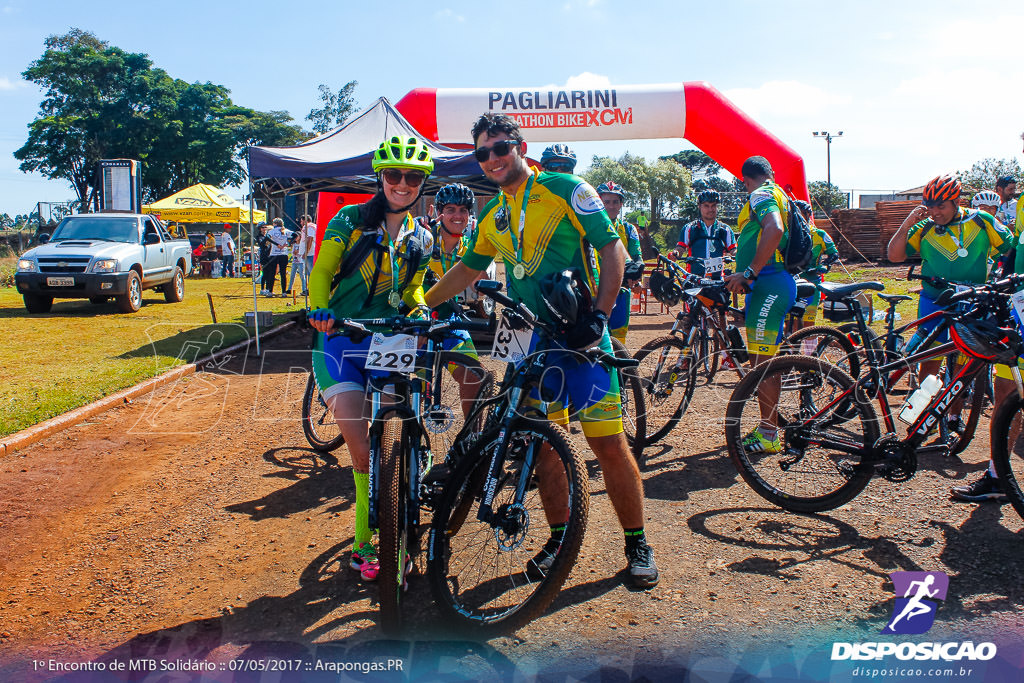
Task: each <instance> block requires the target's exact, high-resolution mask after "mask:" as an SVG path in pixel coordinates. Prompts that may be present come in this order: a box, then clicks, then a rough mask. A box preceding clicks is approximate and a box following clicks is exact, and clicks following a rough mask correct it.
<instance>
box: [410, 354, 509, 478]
mask: <svg viewBox="0 0 1024 683" xmlns="http://www.w3.org/2000/svg"><path fill="white" fill-rule="evenodd" d="M439 355H440V372H439V373H438V374H437V376H436V377H434V381H435V382H440V383H441V400H440V403H439V404H438V405H436V406H430V410H429V412H428V413H427V414H426V415H425V416H424V419H423V426H424V428H425V430H426V432H427V437H428V438H429V439H430V450H431V452H432V453H433V454H434V457H435V458H445V457H446V456H447V454H448V453H449V452H450V451H451V449H452V446H454V445H455V438H456V437H457V436H458V434H459V432H460V431H461V430H462V427H463V425H464V424H465V415H464V413H463V404H464V403H465V410H466V411H467V412H468V411H470V410H471V409H472V407H473V405H474V404H475V402H476V401H477V400H483V399H486V398H490V397H491V396H493V395H494V376H493V375H492V374H491V373H490V372H489V371H488V370H486V369H485V368H484V367H483V366H482V365H480V361H478V360H477V359H475V358H472V357H470V356H467V355H465V354H462V353H458V352H455V351H443V352H441V353H440V354H439ZM459 378H461V379H462V380H463V382H465V386H463V385H462V384H460V382H459ZM482 423H483V419H482V414H481V415H480V416H478V417H477V420H476V423H475V425H474V427H473V429H474V430H475V431H479V430H480V428H481V427H482V426H483V424H482Z"/></svg>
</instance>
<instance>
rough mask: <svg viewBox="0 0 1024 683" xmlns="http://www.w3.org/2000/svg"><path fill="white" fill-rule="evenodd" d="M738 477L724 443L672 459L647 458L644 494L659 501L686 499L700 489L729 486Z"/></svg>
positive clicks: (707, 489) (708, 489) (709, 489)
mask: <svg viewBox="0 0 1024 683" xmlns="http://www.w3.org/2000/svg"><path fill="white" fill-rule="evenodd" d="M668 452H669V453H671V452H674V451H672V450H669V451H668ZM738 476H739V475H738V473H737V472H736V468H735V467H733V466H732V463H731V462H730V460H729V456H728V454H727V453H726V450H725V447H724V446H722V447H720V448H716V449H713V450H708V451H701V452H700V453H691V454H689V455H683V456H679V457H675V458H671V459H669V460H660V461H657V462H653V463H652V462H650V461H648V463H647V465H646V467H645V470H644V476H643V481H644V496H645V497H646V498H651V499H656V500H672V501H682V500H687V499H688V498H689V497H690V494H691V493H695V492H697V491H711V490H714V489H727V488H729V487H731V486H732V485H733V484H735V483H736V481H737V478H738Z"/></svg>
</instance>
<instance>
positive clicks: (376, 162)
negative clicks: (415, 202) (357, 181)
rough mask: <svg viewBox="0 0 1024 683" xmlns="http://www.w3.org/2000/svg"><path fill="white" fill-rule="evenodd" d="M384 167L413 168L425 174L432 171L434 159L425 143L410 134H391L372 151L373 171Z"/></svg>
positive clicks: (375, 171)
mask: <svg viewBox="0 0 1024 683" xmlns="http://www.w3.org/2000/svg"><path fill="white" fill-rule="evenodd" d="M384 168H414V169H417V170H420V171H423V172H424V173H426V174H427V175H430V174H431V173H433V172H434V160H433V159H431V158H430V150H429V149H427V145H426V144H425V143H424V142H423V141H422V140H420V139H419V138H417V137H414V136H412V135H393V136H391V138H390V139H389V140H385V141H384V142H382V143H380V146H378V147H377V149H376V151H374V153H373V172H374V173H379V172H380V170H381V169H384Z"/></svg>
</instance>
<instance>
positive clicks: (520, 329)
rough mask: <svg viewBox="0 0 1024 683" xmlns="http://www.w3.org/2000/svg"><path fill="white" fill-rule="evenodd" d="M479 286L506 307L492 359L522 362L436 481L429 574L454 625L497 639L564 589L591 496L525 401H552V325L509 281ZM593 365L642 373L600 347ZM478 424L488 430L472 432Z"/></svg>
mask: <svg viewBox="0 0 1024 683" xmlns="http://www.w3.org/2000/svg"><path fill="white" fill-rule="evenodd" d="M476 286H477V289H478V291H480V292H481V293H482V294H485V295H486V296H488V297H490V298H492V299H494V300H495V301H497V302H498V303H500V304H502V305H503V306H504V307H505V308H504V310H503V313H502V318H501V322H500V324H499V326H498V328H497V332H496V345H495V349H494V353H493V354H492V355H494V356H497V357H499V358H506V359H509V360H513V361H515V362H514V363H509V365H508V367H507V371H506V373H505V378H504V381H502V383H501V384H500V388H499V391H498V392H497V394H496V395H495V396H494V397H493V398H490V399H486V400H483V401H480V402H478V403H477V405H476V406H475V407H474V409H473V413H472V414H471V416H470V417H469V418H467V426H466V427H463V429H462V431H461V432H460V434H459V436H458V438H456V439H455V447H454V449H453V451H452V453H451V454H450V456H449V462H450V463H454V465H453V466H452V467H450V468H446V469H445V470H438V471H437V474H438V477H437V479H436V482H437V483H438V484H440V485H442V491H441V493H440V495H439V496H438V498H437V499H436V505H435V507H434V516H433V522H432V524H431V528H430V536H429V542H428V555H427V573H428V576H429V579H430V585H431V590H432V592H433V595H434V599H435V602H436V603H437V605H438V606H439V608H440V609H441V610H442V612H444V614H445V616H446V617H447V619H448V621H449V622H450V623H452V624H453V625H455V627H456V628H458V629H462V630H468V631H471V632H472V633H473V634H475V635H476V636H478V637H490V636H491V635H495V634H498V633H502V632H506V631H510V630H515V629H517V628H519V627H521V626H522V625H524V624H526V623H527V622H529V621H530V620H532V619H534V618H536V617H537V616H538V615H539V614H541V613H542V612H543V611H544V610H545V609H546V608H547V607H548V605H550V604H551V602H552V600H554V598H555V596H556V595H557V594H558V592H559V591H560V590H561V587H562V584H563V583H564V582H565V580H566V578H567V577H568V575H569V572H570V571H571V570H572V567H573V565H574V563H575V561H576V556H577V554H578V552H579V549H580V545H581V544H582V542H583V536H584V533H585V531H586V524H587V514H588V510H589V486H588V477H587V470H586V466H585V465H584V462H583V458H582V457H581V456H580V454H579V452H578V451H577V450H576V447H575V446H574V444H573V442H572V441H571V440H570V439H569V438H568V437H567V434H566V432H565V431H564V430H563V429H562V428H560V427H558V426H556V425H554V424H552V423H551V422H549V421H548V420H547V414H546V404H544V403H541V404H540V405H539V406H538V405H536V403H535V402H534V401H531V400H528V398H529V396H530V395H531V392H534V393H536V394H539V396H540V400H541V401H543V400H544V395H545V394H546V391H545V390H543V389H542V387H541V384H542V380H543V378H544V372H545V370H546V369H547V368H548V366H549V360H554V355H553V354H561V353H566V350H565V349H564V348H563V347H561V346H559V345H558V344H557V343H556V342H555V341H554V337H555V333H554V331H553V330H552V329H551V328H550V327H549V326H548V325H546V324H544V323H543V322H542V321H540V320H538V319H537V318H536V317H535V316H534V315H533V314H532V313H531V312H530V311H529V310H528V309H527V308H526V307H525V306H523V305H522V304H521V303H518V302H515V301H513V300H512V299H510V298H509V297H507V296H505V295H503V294H501V293H500V290H501V288H502V285H501V284H500V283H498V282H494V281H488V280H482V281H480V282H478V283H477V285H476ZM534 336H535V337H536V338H535V339H533V337H534ZM584 355H585V356H586V357H587V359H588V360H590V361H592V362H597V363H601V364H603V365H604V366H606V367H608V368H612V369H623V368H628V367H631V366H632V365H635V361H632V360H631V359H619V358H616V357H615V356H613V355H611V354H608V353H605V352H603V351H601V350H600V349H597V348H594V349H589V350H587V351H586V352H584ZM481 415H482V416H483V425H482V427H481V428H480V429H473V428H472V427H470V423H472V422H474V421H475V419H476V418H477V417H478V416H481ZM433 474H434V473H433V471H432V475H433ZM542 495H543V498H544V500H543V502H542ZM548 515H552V516H553V517H552V518H549V516H548ZM563 521H564V524H565V529H564V531H563V532H562V536H561V540H560V541H559V542H558V543H557V546H556V547H550V545H549V539H550V537H551V530H550V525H551V524H558V523H561V522H563ZM541 553H547V554H548V557H549V559H550V565H549V566H547V567H546V568H543V569H542V568H541V567H540V565H539V564H538V563H537V561H536V560H537V558H538V557H542V555H541Z"/></svg>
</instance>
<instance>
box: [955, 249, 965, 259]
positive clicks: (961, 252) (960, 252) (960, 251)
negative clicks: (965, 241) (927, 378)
mask: <svg viewBox="0 0 1024 683" xmlns="http://www.w3.org/2000/svg"><path fill="white" fill-rule="evenodd" d="M956 255H957V256H959V257H960V258H967V250H966V249H964V248H963V247H960V248H959V249H957V250H956Z"/></svg>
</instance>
